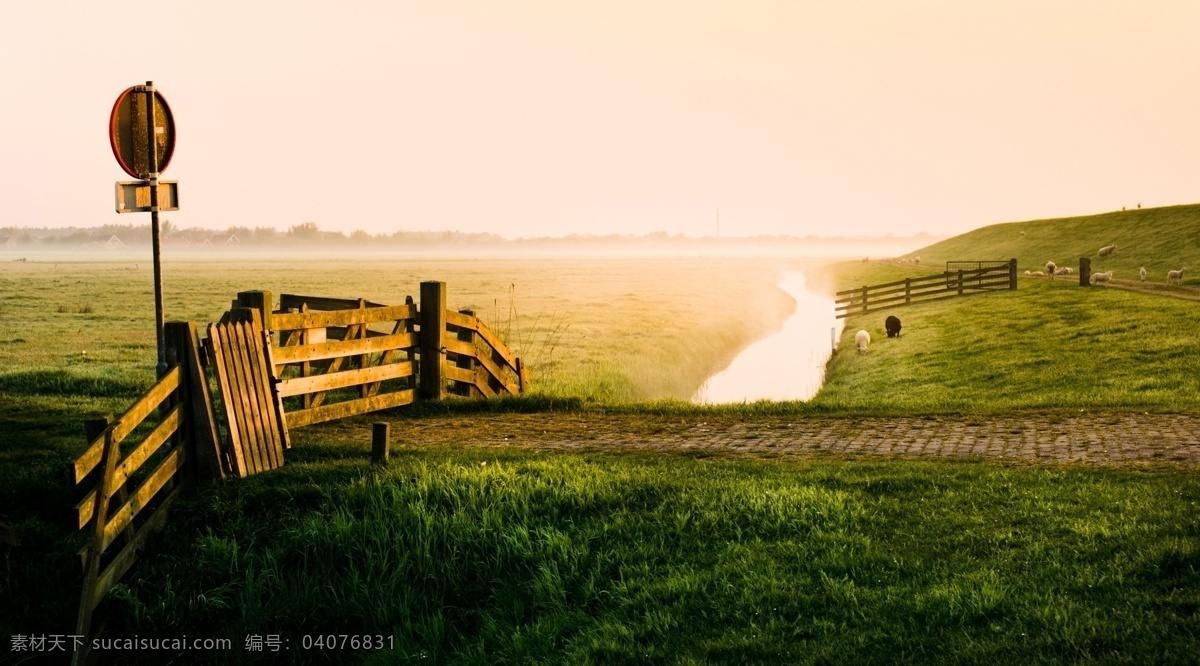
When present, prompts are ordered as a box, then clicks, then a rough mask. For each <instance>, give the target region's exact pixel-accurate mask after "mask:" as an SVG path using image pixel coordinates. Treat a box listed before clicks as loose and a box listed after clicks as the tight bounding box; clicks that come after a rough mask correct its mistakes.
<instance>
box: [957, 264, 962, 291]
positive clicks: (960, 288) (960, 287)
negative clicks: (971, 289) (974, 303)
mask: <svg viewBox="0 0 1200 666" xmlns="http://www.w3.org/2000/svg"><path fill="white" fill-rule="evenodd" d="M962 293H963V272H962V269H961V268H960V269H958V295H959V296H962Z"/></svg>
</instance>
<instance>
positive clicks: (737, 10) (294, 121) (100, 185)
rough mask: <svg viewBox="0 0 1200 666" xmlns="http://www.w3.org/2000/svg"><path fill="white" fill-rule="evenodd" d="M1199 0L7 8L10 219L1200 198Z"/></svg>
mask: <svg viewBox="0 0 1200 666" xmlns="http://www.w3.org/2000/svg"><path fill="white" fill-rule="evenodd" d="M1197 34H1200V3H1197V2H1194V0H1179V1H1161V0H1142V1H1139V2H1128V1H1125V0H1121V1H1119V2H1118V1H1112V0H1053V1H1048V0H1038V1H1025V0H995V1H989V2H984V1H981V0H904V1H901V0H837V1H833V0H828V1H827V0H791V1H783V0H774V1H767V0H762V1H758V0H736V1H735V0H729V1H709V0H687V1H685V2H677V1H674V0H671V1H667V0H663V1H659V0H630V1H624V0H613V1H591V0H571V1H563V0H512V1H507V2H496V1H495V0H439V1H438V2H408V1H403V0H397V1H388V2H384V1H365V0H364V1H353V0H345V1H339V2H333V1H330V0H325V1H323V2H310V1H306V0H291V1H288V2H223V1H214V0H210V1H206V2H188V3H185V2H155V3H132V4H131V3H127V2H122V3H113V2H53V1H47V2H3V3H2V4H0V90H3V91H5V92H4V101H5V103H4V105H3V107H2V108H0V127H3V128H4V129H3V130H0V155H3V156H4V159H3V160H2V161H0V196H2V197H3V199H4V201H5V202H6V204H7V205H6V206H5V212H4V214H3V221H0V226H51V227H62V226H92V225H99V224H106V223H116V224H123V223H138V224H144V223H146V222H148V218H149V215H147V214H130V215H118V214H117V213H116V212H115V211H114V204H113V198H114V196H113V187H114V186H113V183H114V182H115V181H118V180H129V177H128V176H126V175H125V174H124V173H123V172H122V171H121V170H120V169H119V167H118V166H117V163H116V161H115V159H114V158H113V156H112V152H111V149H110V148H109V142H108V131H107V130H108V128H107V124H108V118H109V112H110V111H111V108H112V105H113V102H114V101H115V100H116V98H117V96H118V94H120V93H121V91H122V90H124V89H125V88H127V87H129V86H132V85H136V84H140V83H144V82H145V81H149V80H153V81H154V82H155V84H156V85H157V86H158V88H159V90H160V91H161V92H162V94H163V95H164V96H165V97H166V99H167V101H168V102H169V104H170V106H171V109H172V111H173V113H174V116H175V122H176V133H177V144H176V150H175V155H174V158H173V160H172V162H171V164H170V166H169V168H168V169H167V170H166V171H165V172H164V173H163V176H162V177H163V178H165V179H172V180H178V181H179V191H180V210H179V211H176V212H172V213H166V214H164V215H163V216H164V218H165V219H170V220H171V221H172V223H173V224H175V225H177V226H184V227H186V226H199V227H207V228H212V229H218V228H224V227H227V226H231V225H237V226H250V227H254V226H274V227H276V228H279V229H286V228H287V227H289V226H291V225H294V224H300V223H302V222H316V223H317V224H318V225H319V226H320V227H321V228H323V229H332V230H342V231H346V232H349V231H351V230H355V229H364V230H367V231H369V232H372V233H390V232H394V231H398V230H408V231H420V230H458V231H466V232H489V233H495V234H498V235H501V236H504V237H509V238H515V237H530V236H563V235H568V234H611V233H621V234H641V233H646V232H651V231H666V232H668V233H672V234H676V233H682V234H687V235H692V236H710V235H715V234H717V233H718V219H719V233H720V235H721V236H752V235H760V234H790V235H797V236H804V235H809V234H816V235H823V236H837V235H885V234H894V235H909V234H914V233H917V232H930V233H934V234H938V235H942V234H956V233H960V232H962V231H966V230H969V229H972V228H976V227H979V226H983V225H985V224H990V223H994V222H1004V221H1015V220H1025V219H1036V218H1044V217H1055V216H1063V215H1075V214H1087V213H1095V212H1104V211H1110V210H1119V209H1120V208H1121V207H1122V206H1128V207H1134V206H1136V205H1138V204H1139V203H1140V204H1142V205H1143V206H1145V207H1150V206H1161V205H1172V204H1181V203H1193V202H1197V201H1200V129H1198V128H1200V85H1197V82H1198V81H1200V48H1197V46H1196V41H1195V40H1196V38H1195V36H1196V35H1197Z"/></svg>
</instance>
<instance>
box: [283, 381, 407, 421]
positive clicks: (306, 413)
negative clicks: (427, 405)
mask: <svg viewBox="0 0 1200 666" xmlns="http://www.w3.org/2000/svg"><path fill="white" fill-rule="evenodd" d="M414 397H415V391H413V390H412V389H405V390H403V391H395V392H392V393H383V394H380V395H377V396H373V397H370V398H357V399H355V400H347V401H345V402H339V403H335V404H332V405H323V406H321V407H314V408H312V409H305V410H301V411H298V412H291V413H290V414H288V415H287V423H288V427H289V428H300V427H302V426H306V425H312V424H314V423H322V422H324V421H333V420H335V419H343V418H346V417H348V416H354V415H356V414H365V413H367V412H375V411H379V410H381V409H389V408H391V407H399V406H401V405H407V404H410V403H412V401H413V399H414Z"/></svg>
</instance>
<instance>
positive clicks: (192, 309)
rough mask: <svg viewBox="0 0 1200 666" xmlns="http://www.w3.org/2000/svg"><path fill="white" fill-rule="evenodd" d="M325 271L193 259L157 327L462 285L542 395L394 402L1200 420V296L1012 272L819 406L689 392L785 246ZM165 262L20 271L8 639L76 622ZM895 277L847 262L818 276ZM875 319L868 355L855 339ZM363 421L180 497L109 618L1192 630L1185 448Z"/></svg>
mask: <svg viewBox="0 0 1200 666" xmlns="http://www.w3.org/2000/svg"><path fill="white" fill-rule="evenodd" d="M1164 228H1165V227H1164ZM1031 236H1032V234H1031ZM1116 242H1118V243H1121V241H1120V240H1119V239H1117V240H1116ZM1179 242H1180V243H1182V241H1179ZM986 249H987V248H983V249H981V250H980V252H983V251H984V250H986ZM922 252H924V251H922ZM988 252H989V254H990V252H991V250H988ZM956 258H958V257H956ZM984 258H987V257H984ZM922 259H923V261H924V262H925V263H928V262H929V259H928V258H927V257H926V256H925V255H924V254H922ZM305 268H306V270H305V271H304V272H300V271H292V270H291V269H290V268H289V267H286V266H284V265H283V264H278V263H277V264H271V263H266V264H263V265H257V266H253V265H252V266H239V265H222V264H216V265H194V266H177V267H175V270H174V271H172V272H169V273H168V276H169V278H168V279H169V282H168V289H167V293H168V315H169V317H172V318H175V317H178V318H183V319H193V320H196V321H200V322H205V321H212V320H214V319H215V318H216V317H218V316H219V314H220V312H221V311H222V310H223V309H224V308H225V307H227V305H226V304H227V302H228V300H229V299H230V298H231V297H232V296H233V294H234V293H236V292H237V291H239V290H247V289H256V288H257V289H270V290H272V291H275V292H276V293H279V292H292V293H318V294H328V295H333V296H362V297H365V298H369V299H373V300H378V301H382V302H401V301H402V300H403V296H404V295H405V294H407V293H410V292H413V291H415V289H416V284H417V283H418V282H419V281H420V280H421V279H444V280H446V281H447V282H448V283H449V288H450V296H451V298H450V305H451V307H454V308H466V307H473V308H474V309H476V310H477V312H478V313H479V314H480V315H481V316H483V317H484V319H485V320H486V321H488V323H489V324H490V325H492V326H493V327H494V328H496V329H497V330H499V331H501V333H502V334H505V335H507V336H509V339H510V340H512V341H514V343H515V344H516V345H517V346H518V349H519V350H520V351H521V353H524V354H526V355H527V357H528V358H529V359H530V360H531V361H532V362H534V363H535V365H534V381H535V386H537V387H538V390H537V391H536V392H535V393H534V394H533V395H530V396H528V397H524V398H520V399H508V400H504V401H497V402H478V401H457V402H452V403H446V404H443V405H419V406H415V407H413V408H409V409H406V410H404V411H399V412H395V413H393V414H391V415H390V416H389V418H421V416H422V415H425V414H437V413H442V412H446V411H459V412H464V413H467V412H470V411H472V410H491V409H497V410H521V411H526V410H530V411H541V412H543V413H544V415H545V418H546V419H554V418H556V411H559V410H572V411H579V410H582V411H584V412H585V413H586V411H587V410H605V411H615V412H627V413H629V414H630V418H634V419H636V418H639V415H643V414H647V413H672V414H683V415H688V416H689V417H690V416H696V417H698V418H708V416H706V415H713V416H719V417H720V418H733V419H737V418H753V417H754V416H755V415H756V414H759V413H780V412H784V413H789V414H796V415H798V416H802V415H804V414H809V413H816V412H820V413H828V414H835V415H841V416H850V417H853V415H856V414H863V413H875V412H881V413H914V412H926V413H947V412H948V413H963V412H970V413H975V412H981V411H982V412H987V411H1000V412H1004V413H1009V412H1011V411H1013V410H1021V409H1052V410H1065V409H1070V410H1072V411H1075V410H1077V409H1088V410H1094V411H1115V410H1133V409H1136V410H1151V409H1153V410H1167V411H1170V410H1184V411H1195V410H1196V408H1197V407H1198V405H1197V404H1196V402H1197V399H1198V398H1197V396H1198V395H1200V390H1197V389H1200V386H1197V382H1198V381H1200V379H1197V377H1198V376H1200V373H1198V372H1197V370H1198V369H1200V363H1198V357H1197V354H1198V353H1200V352H1198V351H1197V345H1196V344H1195V342H1194V340H1195V335H1194V322H1195V321H1196V314H1197V313H1200V310H1198V309H1197V308H1198V307H1200V304H1197V303H1193V302H1188V301H1182V300H1175V299H1165V298H1161V297H1155V296H1150V295H1146V294H1134V293H1129V292H1122V291H1120V290H1116V289H1111V290H1104V289H1092V290H1082V289H1078V288H1072V287H1070V286H1069V285H1067V284H1066V283H1050V282H1049V281H1035V280H1022V281H1021V288H1020V290H1019V291H1017V292H1014V293H1000V294H989V295H982V296H974V297H970V298H964V299H956V300H951V301H946V302H943V303H940V304H930V305H923V306H919V307H913V308H909V309H897V310H896V311H895V312H896V314H898V315H899V316H900V317H901V318H902V319H903V320H904V322H905V334H904V336H903V337H902V338H900V339H898V340H888V339H886V337H885V336H884V334H883V331H882V322H883V318H884V317H885V316H886V314H887V313H881V314H879V315H871V316H868V317H865V318H863V317H854V318H851V319H850V320H849V321H848V322H847V333H846V335H845V336H843V341H842V347H841V351H839V352H838V354H837V356H836V357H835V358H834V359H833V361H832V363H831V364H830V366H829V369H828V378H827V384H826V387H825V389H824V390H823V391H822V392H821V393H820V394H819V395H818V397H817V398H816V399H815V400H814V401H813V402H811V403H782V404H775V403H755V404H750V405H734V406H723V407H717V408H705V407H699V406H695V405H690V404H687V403H684V402H681V401H680V400H679V399H680V398H686V397H687V396H689V395H690V394H691V391H693V390H694V389H695V387H696V386H698V385H699V382H700V381H702V380H703V379H704V378H705V377H706V376H707V375H708V374H710V373H711V372H714V371H716V370H717V369H719V368H720V367H721V366H722V365H723V364H724V363H726V362H727V361H728V360H729V359H730V358H732V356H733V355H734V354H735V353H736V352H737V350H738V349H739V348H740V347H741V346H743V345H745V344H746V343H747V342H748V341H749V340H751V339H753V338H755V337H757V336H760V335H762V334H764V333H765V332H766V331H768V330H770V329H771V328H772V327H773V326H777V325H778V323H779V322H780V321H781V320H782V316H783V313H784V312H786V310H787V308H788V306H789V305H790V303H789V301H788V299H787V297H786V296H784V295H783V294H782V292H780V291H779V290H778V289H775V288H774V287H772V286H770V285H771V284H772V280H773V274H774V268H775V267H774V266H771V265H758V264H755V263H754V262H745V261H743V262H734V261H725V262H722V261H701V260H695V261H692V260H689V261H680V262H668V263H666V264H656V263H647V262H637V261H628V262H601V261H595V262H590V263H589V262H578V261H572V262H567V261H557V262H555V261H544V262H541V263H538V262H533V263H529V262H518V261H513V262H504V261H496V262H486V263H482V262H479V263H472V262H453V261H445V262H434V263H429V264H426V263H422V264H415V263H413V264H406V263H404V262H396V263H390V264H382V263H380V264H369V265H364V266H353V265H349V264H327V265H324V264H316V265H310V266H306V267H305ZM147 273H148V271H145V270H141V271H140V272H139V271H134V270H132V269H130V268H123V267H121V266H119V265H74V266H70V267H67V268H66V269H61V268H60V269H59V270H57V271H55V270H51V269H50V267H49V266H41V265H37V264H28V265H24V264H22V265H18V264H13V265H11V266H0V313H2V316H3V317H4V320H3V321H4V324H5V325H4V327H3V328H0V367H4V368H5V371H4V372H2V373H0V413H2V414H4V418H0V513H6V514H8V515H10V516H11V517H13V518H15V519H16V526H17V533H18V536H19V537H20V538H21V540H22V545H21V547H19V548H16V549H13V548H9V547H7V546H3V545H0V600H3V602H4V603H0V634H9V635H12V634H17V633H36V632H40V633H70V631H71V627H72V626H73V621H74V613H75V608H76V604H77V602H78V594H79V587H80V584H81V582H80V581H81V579H80V577H79V575H78V571H79V568H78V561H77V559H76V557H75V555H74V551H75V549H77V548H78V546H79V545H80V544H81V543H82V535H81V534H79V533H78V532H77V531H76V530H74V529H73V525H71V523H70V507H71V505H72V503H73V497H72V496H71V491H70V489H69V488H68V486H67V485H66V483H65V481H64V480H63V478H62V471H63V469H64V467H65V465H66V463H67V462H69V461H70V460H71V459H72V458H73V457H74V456H76V455H78V453H79V452H80V451H81V450H82V449H83V446H84V442H83V437H82V425H81V423H82V419H83V418H84V416H85V415H86V414H88V413H89V412H93V411H107V412H116V413H120V412H121V411H122V410H123V409H124V408H125V407H127V406H128V404H129V403H130V402H131V401H132V399H133V396H135V395H136V394H137V393H138V392H139V391H140V390H141V389H142V388H144V387H145V386H146V385H148V384H149V381H150V377H151V374H152V367H153V362H154V360H153V333H152V328H151V327H149V326H147V323H148V322H150V321H152V309H151V304H150V299H149V289H148V285H149V282H148V275H147ZM904 274H906V273H905V271H903V270H901V269H899V268H895V267H888V266H880V265H877V264H860V263H857V262H854V263H848V264H838V265H834V266H831V267H828V268H827V269H826V270H825V272H824V274H823V275H822V277H820V278H818V279H815V280H814V282H820V281H821V280H824V282H825V284H827V285H829V286H831V287H832V286H835V285H846V284H864V283H866V284H869V283H875V282H886V281H889V280H892V279H896V277H897V276H899V277H903V275H904ZM597 276H603V278H602V279H600V278H598V277H597ZM363 284H371V285H373V287H372V289H371V290H364V289H363V288H362V285H363ZM510 284H516V285H517V292H516V297H515V299H514V303H515V305H516V309H517V312H516V316H515V317H513V316H511V315H510V312H511V309H510V308H509V306H508V303H507V299H508V289H509V285H510ZM89 303H90V304H94V307H93V308H92V311H91V312H81V310H84V309H85V308H84V307H83V306H84V305H86V304H89ZM60 305H61V306H63V307H62V310H63V311H62V312H59V311H58V307H59V306H60ZM489 306H490V307H489ZM539 313H540V315H541V316H539ZM10 323H11V326H10ZM568 325H569V328H568ZM858 328H867V329H868V330H870V331H871V333H872V336H873V338H874V342H873V343H872V351H871V353H870V354H867V355H862V356H860V355H858V354H857V353H855V352H854V351H853V342H852V336H853V332H854V331H855V330H857V329H858ZM567 331H569V332H567ZM85 351H86V352H87V353H86V354H85V353H83V352H85ZM650 396H655V397H669V398H671V397H673V398H674V399H673V400H670V399H668V400H665V401H663V400H659V401H645V400H643V399H644V398H646V397H650ZM354 432H355V430H354V425H353V424H350V425H349V426H346V427H341V426H337V427H328V428H326V427H314V428H308V429H303V430H299V431H296V433H294V436H295V438H296V440H295V441H296V446H295V448H294V450H293V451H292V452H291V454H290V457H289V464H288V465H287V466H286V467H285V468H283V469H281V470H277V471H275V472H272V473H269V474H263V475H259V476H257V477H254V478H251V479H246V480H242V481H238V482H236V483H230V484H227V485H225V486H222V487H209V488H206V489H204V490H202V491H200V492H198V493H195V494H193V495H191V496H189V497H187V498H185V500H184V503H183V504H182V505H181V506H180V507H179V510H177V511H176V512H175V513H174V514H173V517H172V520H171V522H170V523H169V526H168V528H167V530H166V531H165V532H164V533H163V534H161V535H159V536H157V537H155V538H153V539H152V540H151V545H150V548H149V549H148V550H147V551H146V554H145V556H144V557H143V558H142V559H141V561H140V563H139V565H138V566H137V567H136V568H135V570H134V571H133V572H132V574H131V576H130V577H129V578H127V579H126V583H125V584H123V585H122V586H120V587H118V588H117V589H116V590H115V591H114V593H113V595H112V597H111V598H110V600H109V601H108V602H107V603H108V604H109V605H110V610H111V611H112V613H111V615H112V617H113V619H112V624H111V625H110V629H109V635H117V636H132V635H134V634H138V635H140V636H150V635H164V636H177V635H179V634H180V633H185V632H186V633H187V634H188V635H189V636H192V637H198V636H209V637H214V636H224V637H229V638H232V639H233V640H234V644H235V646H236V647H238V648H240V646H241V645H242V642H243V640H244V636H245V635H247V634H251V633H257V634H271V633H280V634H285V635H287V636H288V637H289V638H290V639H291V640H292V641H293V644H292V647H293V651H291V652H289V655H288V657H289V659H290V660H296V661H302V662H307V663H345V662H347V661H349V663H355V662H357V661H363V660H366V661H367V662H369V663H392V662H401V663H404V662H410V661H415V662H420V661H426V662H431V663H434V662H436V663H442V662H447V663H529V662H548V663H628V662H651V663H737V664H741V663H806V662H808V663H834V662H836V663H842V662H860V663H894V662H904V663H928V662H932V663H939V662H943V663H962V662H969V661H979V662H984V663H1049V662H1079V661H1096V662H1100V663H1144V662H1157V663H1188V662H1194V655H1195V654H1197V652H1198V651H1200V545H1198V544H1200V522H1198V521H1200V518H1198V517H1200V512H1198V511H1197V502H1200V477H1198V476H1197V475H1196V474H1195V472H1194V471H1192V470H1172V469H1169V468H1155V469H1152V470H1140V471H1138V470H1120V469H1112V470H1103V469H1088V468H1075V467H1062V468H1057V467H1050V468H1034V467H1022V466H1006V465H1002V464H998V463H994V462H958V463H952V462H945V461H935V462H913V461H883V462H869V463H868V462H863V461H856V460H824V461H821V460H814V461H798V462H796V461H792V462H785V461H769V460H763V461H746V460H740V461H739V460H732V459H722V458H701V457H698V456H685V455H674V454H663V455H657V456H650V455H646V456H635V455H619V454H607V455H605V454H587V455H578V454H539V453H535V452H528V451H512V450H499V449H478V448H473V447H471V446H470V441H469V439H467V440H466V441H464V442H463V444H464V446H462V447H458V448H446V449H442V448H424V447H421V446H412V447H410V448H407V449H402V450H400V451H398V452H396V455H395V457H396V460H395V462H394V464H393V465H392V466H391V467H390V468H388V469H387V470H386V471H383V470H372V469H369V468H368V466H367V465H366V464H365V461H364V458H365V454H364V450H365V444H364V442H362V441H354V440H353V438H354V437H355V436H356V435H354V434H352V433H354ZM347 433H351V434H347ZM316 632H321V633H331V632H332V633H343V632H347V633H348V632H354V633H373V634H374V633H383V634H389V635H394V636H395V641H396V643H395V645H396V650H395V652H387V653H380V654H377V655H373V656H372V655H366V654H362V653H355V654H351V655H337V654H331V653H320V652H307V653H305V652H302V651H299V650H296V649H295V641H298V640H300V636H302V635H303V634H305V633H316ZM270 656H271V655H269V654H268V655H264V656H263V658H262V659H261V660H260V661H263V662H266V661H270ZM137 657H139V658H140V660H141V663H158V662H159V661H161V657H162V655H150V654H142V655H137ZM246 658H247V654H246V653H245V652H243V651H242V650H240V649H236V650H235V651H234V652H233V653H231V654H227V655H222V654H220V653H210V654H207V655H205V660H206V661H207V660H209V659H214V660H220V659H227V660H229V661H230V662H233V663H237V662H240V661H242V660H243V659H246Z"/></svg>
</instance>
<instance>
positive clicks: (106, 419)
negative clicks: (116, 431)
mask: <svg viewBox="0 0 1200 666" xmlns="http://www.w3.org/2000/svg"><path fill="white" fill-rule="evenodd" d="M113 420H114V418H113V415H112V414H105V415H104V416H97V417H95V418H90V419H85V420H84V422H83V433H84V434H85V435H87V440H88V443H91V442H93V441H95V440H96V438H97V437H99V436H100V435H103V434H104V431H105V430H108V426H110V425H112V423H113ZM72 480H74V479H73V478H72ZM110 494H112V495H113V496H115V497H116V498H117V505H118V506H120V505H121V504H124V503H125V501H126V500H128V499H129V490H128V489H127V488H126V487H125V484H121V486H120V487H118V488H116V489H115V491H114V492H113V493H110ZM121 534H123V535H125V541H126V542H128V541H129V540H130V539H132V538H133V524H132V523H130V524H129V525H127V526H126V527H125V529H124V530H122V531H121ZM83 565H84V567H87V562H84V563H83ZM85 570H86V569H85Z"/></svg>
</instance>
